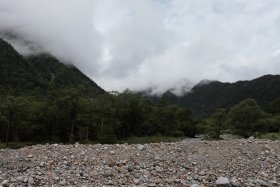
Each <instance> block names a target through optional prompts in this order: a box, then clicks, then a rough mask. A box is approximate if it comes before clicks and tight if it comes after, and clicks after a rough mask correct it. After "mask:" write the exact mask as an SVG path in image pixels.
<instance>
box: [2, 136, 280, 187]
mask: <svg viewBox="0 0 280 187" xmlns="http://www.w3.org/2000/svg"><path fill="white" fill-rule="evenodd" d="M279 166H280V141H269V140H244V139H243V140H242V139H239V140H223V141H202V140H184V141H181V142H177V143H155V144H145V145H127V144H121V145H118V144H117V145H100V144H97V145H81V144H77V143H76V144H75V145H58V144H52V145H35V146H31V147H25V148H22V149H18V150H11V149H5V150H0V186H1V185H2V186H10V187H13V186H52V185H54V186H83V185H84V186H178V187H185V186H192V187H195V186H216V185H221V186H280V168H279ZM2 186H1V187H2Z"/></svg>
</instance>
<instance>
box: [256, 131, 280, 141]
mask: <svg viewBox="0 0 280 187" xmlns="http://www.w3.org/2000/svg"><path fill="white" fill-rule="evenodd" d="M257 138H260V139H269V140H280V133H265V134H259V135H258V136H257Z"/></svg>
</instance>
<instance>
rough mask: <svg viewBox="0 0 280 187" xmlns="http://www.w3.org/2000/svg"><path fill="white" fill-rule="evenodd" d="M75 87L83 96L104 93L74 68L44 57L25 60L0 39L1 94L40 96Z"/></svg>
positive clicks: (39, 56)
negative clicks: (50, 91)
mask: <svg viewBox="0 0 280 187" xmlns="http://www.w3.org/2000/svg"><path fill="white" fill-rule="evenodd" d="M77 87H83V88H84V89H85V92H84V94H87V95H89V96H92V97H95V96H97V95H100V94H103V93H105V91H104V90H103V89H102V88H100V87H99V86H98V85H97V84H96V83H94V82H93V81H92V80H91V79H89V78H88V77H87V76H85V75H84V74H83V73H82V72H80V71H79V70H78V69H77V68H76V67H74V66H70V65H69V66H67V65H65V64H63V63H61V62H59V61H58V60H57V59H56V58H54V57H52V56H50V55H47V54H41V55H38V56H31V57H27V58H24V57H22V56H21V55H20V54H18V52H17V51H15V50H14V48H13V47H12V46H11V45H10V44H9V43H7V42H6V41H4V40H2V39H0V88H1V91H2V92H4V90H5V92H9V93H18V92H22V93H26V92H28V93H31V92H33V94H39V93H42V92H43V93H44V92H46V91H48V90H52V89H64V88H77ZM34 92H36V93H34ZM22 93H18V94H22Z"/></svg>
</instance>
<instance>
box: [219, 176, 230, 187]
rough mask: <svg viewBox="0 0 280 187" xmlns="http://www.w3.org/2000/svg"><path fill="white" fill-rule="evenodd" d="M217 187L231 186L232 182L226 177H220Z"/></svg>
mask: <svg viewBox="0 0 280 187" xmlns="http://www.w3.org/2000/svg"><path fill="white" fill-rule="evenodd" d="M216 185H217V186H230V181H229V179H228V178H226V177H219V178H218V179H217V180H216Z"/></svg>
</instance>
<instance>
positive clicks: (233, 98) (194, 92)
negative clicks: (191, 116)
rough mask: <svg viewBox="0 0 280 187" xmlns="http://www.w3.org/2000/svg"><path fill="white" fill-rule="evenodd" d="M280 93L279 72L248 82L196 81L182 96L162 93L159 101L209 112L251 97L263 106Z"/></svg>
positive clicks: (199, 112)
mask: <svg viewBox="0 0 280 187" xmlns="http://www.w3.org/2000/svg"><path fill="white" fill-rule="evenodd" d="M279 96H280V75H265V76H262V77H259V78H257V79H254V80H250V81H238V82H235V83H222V82H219V81H213V82H210V83H208V84H198V85H196V86H194V87H193V88H192V89H191V91H190V92H188V93H186V94H185V95H184V96H182V97H177V96H176V95H174V94H172V93H171V92H166V93H165V94H164V95H163V96H162V98H161V99H162V100H165V101H166V102H167V103H169V104H170V103H172V104H178V105H180V106H184V107H187V108H188V109H190V110H191V111H192V112H193V113H195V114H198V115H210V114H213V113H214V111H215V110H216V109H217V108H219V107H223V108H229V107H231V106H233V105H234V104H237V103H238V102H240V101H241V100H243V99H246V98H253V99H255V100H256V101H257V103H258V104H259V105H260V106H262V107H264V108H265V107H266V105H267V104H268V103H269V102H271V101H273V100H275V99H276V98H277V97H279Z"/></svg>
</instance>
